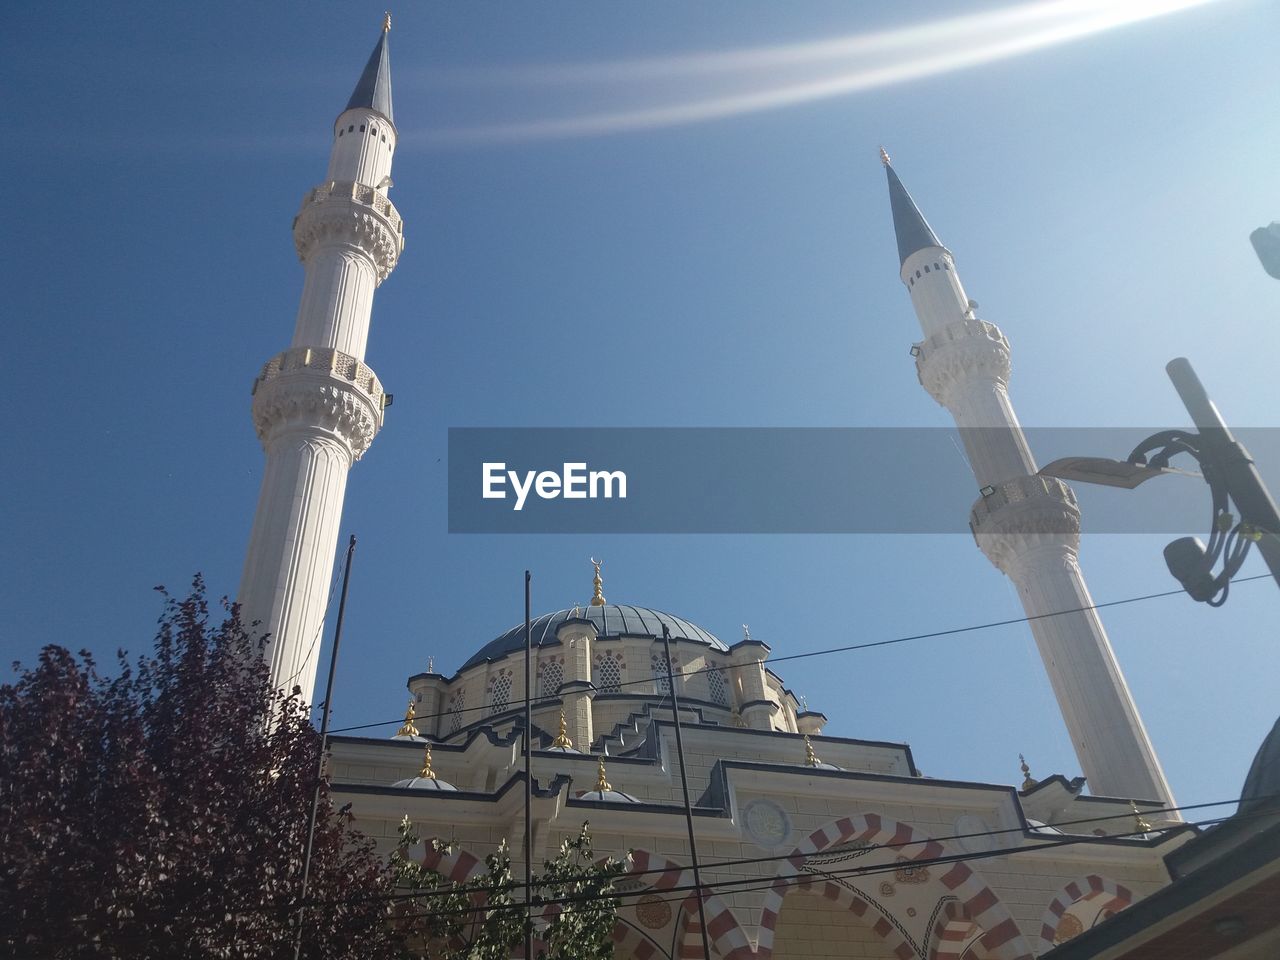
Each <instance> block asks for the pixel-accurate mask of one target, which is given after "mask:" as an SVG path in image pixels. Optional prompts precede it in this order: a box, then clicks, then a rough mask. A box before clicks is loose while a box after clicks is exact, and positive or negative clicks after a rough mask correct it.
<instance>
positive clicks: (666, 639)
mask: <svg viewBox="0 0 1280 960" xmlns="http://www.w3.org/2000/svg"><path fill="white" fill-rule="evenodd" d="M662 652H663V656H665V657H666V658H667V690H668V691H669V692H670V694H671V716H672V717H673V718H674V720H675V728H676V756H677V757H678V758H679V760H680V789H681V790H683V791H684V821H685V826H687V827H688V828H689V864H690V866H692V867H693V886H694V888H695V889H694V894H695V896H697V898H698V926H699V927H701V928H702V956H703V958H704V960H711V944H710V942H709V941H708V940H707V911H706V907H705V906H704V905H703V903H702V899H703V897H702V875H701V873H700V872H699V871H698V842H697V840H695V839H694V836H693V806H692V804H690V803H689V777H688V774H686V773H685V769H684V738H683V737H682V736H681V734H680V697H679V695H678V694H677V693H676V679H675V676H674V675H673V674H672V672H671V631H670V630H669V629H668V628H667V625H666V624H665V623H664V624H663V625H662Z"/></svg>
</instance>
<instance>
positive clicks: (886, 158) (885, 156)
mask: <svg viewBox="0 0 1280 960" xmlns="http://www.w3.org/2000/svg"><path fill="white" fill-rule="evenodd" d="M880 162H881V163H883V164H884V165H885V166H886V167H887V166H888V165H889V154H888V152H887V151H886V150H885V148H884V147H881V148H880Z"/></svg>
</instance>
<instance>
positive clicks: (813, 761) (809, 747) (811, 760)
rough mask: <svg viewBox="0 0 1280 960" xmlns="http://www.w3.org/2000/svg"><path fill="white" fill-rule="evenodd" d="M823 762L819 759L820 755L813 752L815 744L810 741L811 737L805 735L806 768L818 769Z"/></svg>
mask: <svg viewBox="0 0 1280 960" xmlns="http://www.w3.org/2000/svg"><path fill="white" fill-rule="evenodd" d="M821 762H822V761H821V760H819V759H818V755H817V754H816V753H814V752H813V744H812V743H811V742H810V741H809V735H808V734H807V733H806V734H805V735H804V765H805V766H806V767H816V766H817V765H818V764H819V763H821Z"/></svg>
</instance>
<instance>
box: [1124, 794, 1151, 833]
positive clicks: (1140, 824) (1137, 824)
mask: <svg viewBox="0 0 1280 960" xmlns="http://www.w3.org/2000/svg"><path fill="white" fill-rule="evenodd" d="M1129 809H1130V810H1132V811H1133V832H1134V833H1150V832H1151V824H1149V823H1147V820H1146V817H1144V816H1143V815H1142V811H1141V810H1139V809H1138V804H1137V803H1136V802H1135V801H1133V800H1130V801H1129Z"/></svg>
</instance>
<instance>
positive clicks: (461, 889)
mask: <svg viewBox="0 0 1280 960" xmlns="http://www.w3.org/2000/svg"><path fill="white" fill-rule="evenodd" d="M1243 799H1245V798H1244V797H1235V798H1232V799H1229V800H1215V801H1210V802H1205V803H1195V804H1187V805H1185V806H1177V807H1149V808H1146V809H1143V810H1141V811H1140V812H1141V813H1142V815H1143V816H1146V815H1150V814H1159V813H1175V812H1181V811H1186V810H1201V809H1205V808H1207V807H1222V806H1227V805H1228V804H1233V803H1239V802H1240V801H1241V800H1243ZM1251 799H1254V800H1274V799H1280V793H1277V794H1269V795H1265V796H1261V797H1253V798H1251ZM1267 815H1270V814H1267ZM1132 816H1133V813H1132V812H1131V811H1126V812H1124V813H1117V814H1108V815H1106V816H1097V817H1084V818H1081V819H1077V820H1067V821H1063V822H1061V823H1057V824H1051V825H1046V826H1051V827H1052V828H1053V829H1055V830H1056V829H1058V828H1060V827H1070V826H1082V825H1085V824H1098V823H1105V822H1107V821H1111V820H1124V819H1128V818H1131V817H1132ZM1254 816H1258V815H1257V814H1243V815H1239V814H1237V815H1236V817H1237V818H1238V819H1241V820H1246V819H1252V818H1253V817H1254ZM1226 819H1230V818H1229V817H1217V818H1210V819H1206V820H1201V821H1193V822H1188V823H1183V824H1176V825H1174V826H1168V827H1161V828H1159V829H1155V830H1150V831H1141V832H1140V833H1118V834H1107V835H1105V836H1103V837H1098V836H1095V835H1090V836H1084V835H1073V836H1071V837H1069V838H1068V839H1069V840H1070V841H1071V842H1072V843H1076V842H1080V843H1095V842H1097V841H1098V840H1103V839H1114V838H1117V837H1119V838H1124V837H1132V836H1135V835H1144V834H1146V833H1169V832H1172V831H1175V830H1184V829H1186V828H1188V827H1193V826H1195V827H1200V826H1205V825H1207V824H1212V823H1219V822H1221V821H1222V820H1226ZM1036 829H1037V828H1034V827H1033V828H1030V831H1029V832H1032V833H1034V832H1035V830H1036ZM1027 832H1028V831H1025V830H1024V829H1023V828H1022V827H1010V828H1005V829H1001V830H983V831H978V832H974V833H960V834H951V835H947V836H938V837H934V836H929V837H925V838H923V839H913V840H903V841H897V842H895V841H888V842H885V843H876V844H867V845H866V846H863V847H858V848H857V850H858V852H859V853H863V852H866V853H870V852H873V851H876V850H896V849H899V848H902V847H909V846H914V845H916V844H921V843H928V842H930V841H935V842H943V841H957V840H970V839H979V838H985V837H998V836H1004V835H1005V834H1010V833H1022V834H1024V835H1025V834H1026V833H1027ZM1041 836H1043V835H1041ZM1032 839H1035V838H1032ZM1045 842H1054V843H1056V842H1057V841H1045ZM1041 845H1043V844H1041ZM1011 849H1015V850H1021V849H1038V847H1014V848H1011ZM833 851H840V848H839V847H837V848H832V850H826V851H819V853H822V854H829V853H831V852H833ZM794 855H795V854H794V852H792V853H782V854H770V855H768V856H763V857H748V858H739V859H732V860H720V861H715V862H712V863H708V864H705V865H704V867H705V869H708V870H714V869H722V868H725V867H733V866H743V865H747V864H756V863H777V862H779V861H784V860H790V859H792V858H793V856H794ZM913 862H914V861H913ZM688 869H689V868H688V867H687V866H682V865H679V864H677V865H674V866H664V867H655V868H652V869H649V870H636V871H628V872H627V873H626V874H625V875H624V877H625V879H633V878H636V877H643V876H649V875H652V874H664V873H668V872H670V871H672V870H677V871H681V872H683V871H685V870H688ZM587 878H588V876H587V875H586V874H580V875H576V876H572V877H567V878H565V879H566V880H567V881H568V880H576V879H587ZM535 886H536V885H535ZM704 886H705V884H704ZM493 889H494V888H493V887H490V886H487V885H484V884H479V885H471V886H467V885H465V884H460V885H458V886H456V887H454V888H442V889H436V890H430V891H423V892H419V893H416V894H412V893H405V894H372V895H370V897H369V899H387V900H404V899H413V898H415V897H430V896H444V895H448V894H452V893H489V892H492V890H493ZM511 889H513V890H516V889H520V890H522V889H524V885H523V884H515V885H513V887H512V888H511ZM641 892H643V891H641ZM624 895H628V896H629V895H630V894H624ZM362 899H363V898H362Z"/></svg>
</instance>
